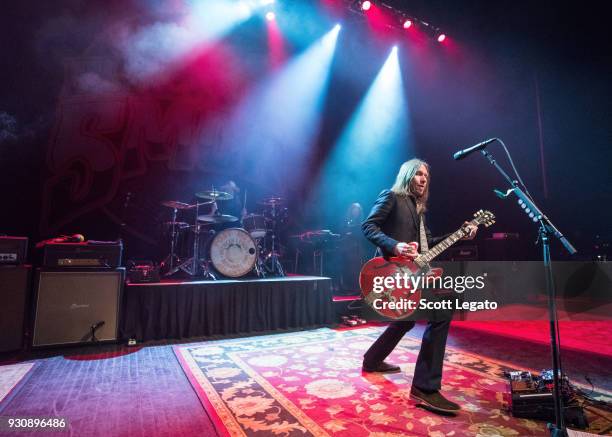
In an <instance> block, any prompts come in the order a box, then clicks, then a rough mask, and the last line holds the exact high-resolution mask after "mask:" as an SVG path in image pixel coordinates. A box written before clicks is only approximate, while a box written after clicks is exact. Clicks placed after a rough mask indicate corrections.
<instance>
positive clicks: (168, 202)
mask: <svg viewBox="0 0 612 437" xmlns="http://www.w3.org/2000/svg"><path fill="white" fill-rule="evenodd" d="M161 204H162V205H163V206H166V207H168V208H175V209H189V208H192V207H193V205H190V204H188V203H184V202H179V201H178V200H166V201H164V202H162V203H161Z"/></svg>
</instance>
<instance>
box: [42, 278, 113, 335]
mask: <svg viewBox="0 0 612 437" xmlns="http://www.w3.org/2000/svg"><path fill="white" fill-rule="evenodd" d="M124 279H125V269H124V268H117V269H106V268H105V269H39V270H38V271H37V274H36V282H35V287H34V289H35V314H34V323H33V327H32V333H33V336H32V346H33V347H41V346H53V345H67V344H84V343H92V342H96V341H116V340H117V339H118V338H119V320H120V308H121V300H122V291H123V283H124Z"/></svg>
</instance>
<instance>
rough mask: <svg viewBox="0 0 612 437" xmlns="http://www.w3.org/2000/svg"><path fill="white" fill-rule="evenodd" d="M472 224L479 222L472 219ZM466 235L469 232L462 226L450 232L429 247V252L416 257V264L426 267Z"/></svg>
mask: <svg viewBox="0 0 612 437" xmlns="http://www.w3.org/2000/svg"><path fill="white" fill-rule="evenodd" d="M470 224H477V223H476V222H475V221H474V220H472V221H471V222H470ZM466 235H467V232H465V230H464V228H463V226H462V227H461V228H459V229H457V230H456V231H455V232H453V233H452V234H450V235H449V236H448V237H446V238H445V239H444V240H442V241H441V242H440V243H438V244H436V245H435V246H434V247H432V248H431V249H429V250H428V251H427V252H425V253H422V254H420V255H419V256H417V257H416V258H415V259H414V262H415V264H416V265H418V266H419V267H425V266H426V265H427V264H429V262H430V261H432V260H433V259H434V258H435V257H437V256H438V255H440V254H441V253H442V252H444V251H445V250H446V249H448V248H449V247H451V246H452V245H453V244H455V243H456V242H457V241H459V240H461V239H462V238H463V237H465V236H466Z"/></svg>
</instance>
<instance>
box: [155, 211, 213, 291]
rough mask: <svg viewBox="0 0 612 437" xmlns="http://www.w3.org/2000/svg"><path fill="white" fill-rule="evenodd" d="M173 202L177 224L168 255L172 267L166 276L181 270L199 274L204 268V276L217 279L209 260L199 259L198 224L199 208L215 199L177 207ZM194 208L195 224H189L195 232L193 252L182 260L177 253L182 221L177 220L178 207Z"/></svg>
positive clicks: (195, 274) (193, 274)
mask: <svg viewBox="0 0 612 437" xmlns="http://www.w3.org/2000/svg"><path fill="white" fill-rule="evenodd" d="M171 202H172V206H170V207H172V223H175V224H174V225H173V226H172V232H171V242H170V248H171V252H170V255H168V257H169V258H170V259H169V263H168V265H169V266H170V268H169V269H168V271H167V272H166V273H165V274H164V276H170V275H173V274H175V273H176V272H178V271H179V270H182V271H184V272H185V273H187V274H188V275H190V276H198V275H199V273H200V270H202V274H203V276H204V277H206V278H210V279H213V280H214V279H217V278H215V276H214V274H213V273H212V272H211V271H210V269H209V266H208V262H204V263H201V262H200V260H199V248H200V225H199V224H198V221H199V220H198V219H199V209H200V206H204V205H210V204H212V203H214V200H209V201H208V202H201V203H200V202H196V203H195V204H194V205H189V204H183V205H185V206H184V207H183V206H182V205H179V206H181V208H177V207H176V206H177V205H176V203H175V202H174V201H171ZM171 202H164V206H168V205H167V204H170V203H171ZM178 203H179V204H180V203H182V202H178ZM193 208H195V218H194V224H193V225H192V226H189V229H193V234H194V239H193V252H192V256H191V257H190V258H188V259H186V260H184V261H182V262H181V261H180V260H179V259H178V257H177V256H176V254H175V250H176V237H177V236H178V232H176V229H177V228H176V223H180V222H176V214H177V212H178V209H193ZM209 233H210V232H209ZM209 239H210V237H209ZM207 242H208V239H207ZM175 257H176V258H175ZM175 259H176V265H175Z"/></svg>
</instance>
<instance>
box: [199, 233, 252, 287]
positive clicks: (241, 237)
mask: <svg viewBox="0 0 612 437" xmlns="http://www.w3.org/2000/svg"><path fill="white" fill-rule="evenodd" d="M210 260H211V261H212V264H213V266H214V267H215V269H217V270H218V271H219V273H221V274H222V275H224V276H227V277H229V278H240V277H241V276H244V275H246V274H247V273H249V272H250V271H251V270H253V268H254V267H255V261H256V260H257V245H256V244H255V241H254V240H253V238H252V237H251V236H250V235H249V233H248V232H247V231H245V230H244V229H238V228H230V229H224V230H222V231H221V232H219V233H217V235H215V238H213V241H212V243H211V245H210Z"/></svg>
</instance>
